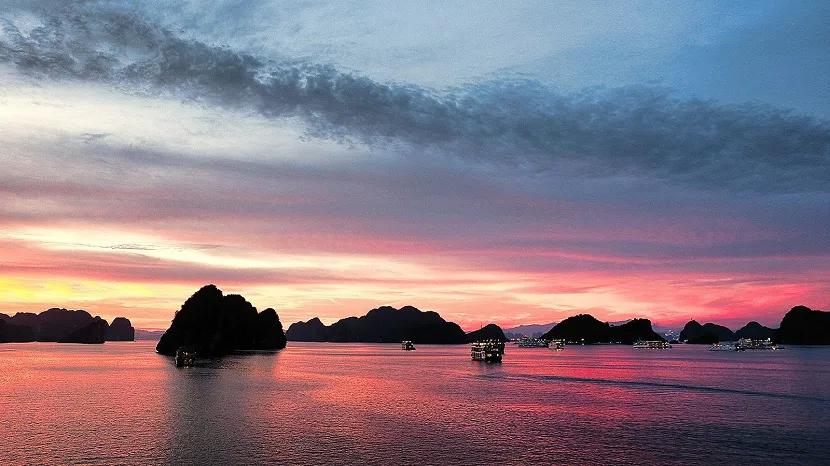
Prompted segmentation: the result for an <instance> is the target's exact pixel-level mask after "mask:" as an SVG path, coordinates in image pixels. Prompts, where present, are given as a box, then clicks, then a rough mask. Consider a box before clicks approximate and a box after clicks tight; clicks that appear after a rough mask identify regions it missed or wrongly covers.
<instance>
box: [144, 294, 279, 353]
mask: <svg viewBox="0 0 830 466" xmlns="http://www.w3.org/2000/svg"><path fill="white" fill-rule="evenodd" d="M180 346H193V347H195V348H196V351H197V353H198V354H199V355H200V356H206V357H213V356H223V355H226V354H229V353H232V352H234V351H236V350H246V349H281V348H285V335H284V334H283V331H282V324H281V323H280V320H279V316H277V313H276V311H274V310H273V309H268V310H266V311H263V312H262V314H258V313H257V310H256V308H255V307H253V306H252V305H251V303H249V302H248V301H246V300H245V298H243V297H242V296H239V295H227V296H225V295H223V294H222V291H221V290H219V289H218V288H217V287H216V286H214V285H207V286H204V287H202V288H201V289H200V290H199V291H197V292H196V293H194V294H193V296H191V297H190V298H188V299H187V301H185V303H184V304H183V305H182V307H181V309H179V311H178V312H176V315H175V317H174V318H173V322H172V323H171V325H170V328H169V329H167V331H166V332H164V335H162V337H161V339H160V340H159V342H158V345H156V351H158V352H159V353H161V354H166V355H170V356H172V355H174V354H175V353H176V349H178V348H179V347H180Z"/></svg>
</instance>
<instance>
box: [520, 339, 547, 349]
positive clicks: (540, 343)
mask: <svg viewBox="0 0 830 466" xmlns="http://www.w3.org/2000/svg"><path fill="white" fill-rule="evenodd" d="M516 344H517V345H519V348H547V347H549V346H550V341H549V340H545V339H544V338H533V337H523V338H519V339H518V340H516Z"/></svg>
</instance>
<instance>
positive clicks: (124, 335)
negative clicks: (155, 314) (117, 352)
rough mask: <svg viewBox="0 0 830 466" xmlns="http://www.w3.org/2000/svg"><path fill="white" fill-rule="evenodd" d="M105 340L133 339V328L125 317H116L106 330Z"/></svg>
mask: <svg viewBox="0 0 830 466" xmlns="http://www.w3.org/2000/svg"><path fill="white" fill-rule="evenodd" d="M107 341H135V329H134V328H133V326H132V324H131V323H130V320H129V319H127V318H126V317H116V318H115V319H113V320H112V323H111V324H110V326H109V330H107Z"/></svg>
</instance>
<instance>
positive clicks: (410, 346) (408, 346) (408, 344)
mask: <svg viewBox="0 0 830 466" xmlns="http://www.w3.org/2000/svg"><path fill="white" fill-rule="evenodd" d="M401 349H402V350H406V351H412V350H414V349H415V344H414V343H412V342H411V341H409V340H405V341H402V342H401Z"/></svg>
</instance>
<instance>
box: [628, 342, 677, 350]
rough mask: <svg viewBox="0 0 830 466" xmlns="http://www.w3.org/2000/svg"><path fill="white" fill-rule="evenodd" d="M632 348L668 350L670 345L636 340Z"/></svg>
mask: <svg viewBox="0 0 830 466" xmlns="http://www.w3.org/2000/svg"><path fill="white" fill-rule="evenodd" d="M634 348H637V349H668V348H671V344H670V343H669V342H667V341H663V340H648V341H646V340H637V341H635V342H634Z"/></svg>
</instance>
